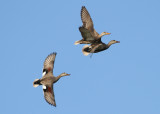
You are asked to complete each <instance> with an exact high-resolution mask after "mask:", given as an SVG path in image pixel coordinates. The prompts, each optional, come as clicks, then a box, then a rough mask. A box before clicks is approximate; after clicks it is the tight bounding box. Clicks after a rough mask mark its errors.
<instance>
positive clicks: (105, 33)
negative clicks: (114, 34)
mask: <svg viewBox="0 0 160 114" xmlns="http://www.w3.org/2000/svg"><path fill="white" fill-rule="evenodd" d="M110 34H111V33H109V32H102V36H104V35H110Z"/></svg>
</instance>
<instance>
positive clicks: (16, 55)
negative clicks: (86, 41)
mask: <svg viewBox="0 0 160 114" xmlns="http://www.w3.org/2000/svg"><path fill="white" fill-rule="evenodd" d="M159 4H160V1H159V0H130V1H129V0H95V1H93V0H87V1H84V0H83V1H82V0H56V1H55V0H47V1H44V0H27V1H24V0H23V1H22V0H14V1H13V0H5V1H4V0H3V1H2V0H1V1H0V39H1V42H0V44H1V45H0V52H1V56H0V58H1V59H0V63H1V65H0V69H1V78H0V79H1V95H0V96H1V98H0V99H1V102H0V106H1V110H0V113H1V114H10V113H14V114H37V113H38V114H44V113H45V114H53V113H54V114H64V113H66V114H75V113H76V114H89V113H90V114H160V108H159V107H160V91H159V90H160V89H159V88H160V70H159V67H160V59H159V58H160V51H159V49H160V46H159V42H160V34H159V33H160V15H159V11H160V7H159ZM83 5H84V6H86V8H87V9H88V11H89V13H90V15H91V17H92V19H93V22H94V27H95V29H96V30H97V32H98V33H101V32H103V31H106V32H110V33H111V35H109V36H104V37H103V38H102V41H103V42H105V43H107V42H109V41H110V40H118V41H120V42H121V43H119V44H114V45H112V46H111V47H110V48H109V49H108V50H106V51H103V52H100V53H97V54H94V55H93V56H92V58H90V57H89V56H87V57H86V56H84V55H83V54H82V52H81V49H82V47H83V45H78V46H75V45H73V44H74V42H75V41H77V40H79V39H81V35H80V32H79V30H78V27H79V26H81V25H82V22H81V19H80V10H81V7H82V6H83ZM52 52H57V56H56V61H55V67H54V71H53V72H54V75H55V76H57V75H59V74H60V73H62V72H67V73H71V76H70V77H64V78H61V79H60V80H59V81H58V82H57V83H56V84H55V85H54V92H55V98H56V103H57V107H56V108H55V107H53V106H50V105H48V104H47V103H46V101H45V100H44V98H43V93H42V88H41V87H38V88H34V87H33V85H32V83H33V81H34V79H36V78H41V75H42V67H43V61H44V59H45V58H46V57H47V55H48V54H50V53H52Z"/></svg>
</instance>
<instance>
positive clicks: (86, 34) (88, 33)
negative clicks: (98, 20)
mask: <svg viewBox="0 0 160 114" xmlns="http://www.w3.org/2000/svg"><path fill="white" fill-rule="evenodd" d="M81 20H82V23H83V25H82V26H81V27H79V31H80V32H81V35H82V37H83V38H82V39H81V40H79V41H76V42H75V43H74V44H75V45H77V44H91V43H94V42H96V41H97V40H101V37H102V36H104V35H109V34H110V33H108V32H102V33H101V34H98V33H97V32H96V30H95V29H94V26H93V21H92V18H91V17H90V14H89V12H88V11H87V9H86V8H85V6H82V9H81Z"/></svg>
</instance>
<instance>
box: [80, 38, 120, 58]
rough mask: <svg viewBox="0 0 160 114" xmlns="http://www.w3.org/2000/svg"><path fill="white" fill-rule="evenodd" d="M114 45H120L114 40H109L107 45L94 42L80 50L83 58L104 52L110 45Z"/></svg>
mask: <svg viewBox="0 0 160 114" xmlns="http://www.w3.org/2000/svg"><path fill="white" fill-rule="evenodd" d="M115 43H120V41H116V40H111V41H110V42H109V43H108V44H105V43H103V42H96V43H93V44H91V45H90V46H88V45H85V46H84V47H83V48H82V52H83V54H84V55H85V56H87V55H89V54H90V53H92V54H93V53H98V52H100V51H104V50H106V49H108V48H109V47H110V46H111V45H112V44H115Z"/></svg>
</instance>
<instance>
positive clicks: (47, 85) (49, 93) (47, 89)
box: [33, 53, 70, 107]
mask: <svg viewBox="0 0 160 114" xmlns="http://www.w3.org/2000/svg"><path fill="white" fill-rule="evenodd" d="M55 57H56V53H51V54H50V55H48V56H47V58H46V59H45V61H44V66H43V74H42V78H41V79H35V80H34V82H33V87H37V86H39V85H42V87H43V93H44V98H45V100H46V101H47V102H48V103H49V104H51V105H53V106H55V107H56V102H55V96H54V90H53V84H54V83H56V82H57V81H58V80H59V79H60V78H61V77H63V76H69V75H70V74H67V73H61V74H60V75H59V76H57V77H55V76H54V75H53V68H54V61H55Z"/></svg>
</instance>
